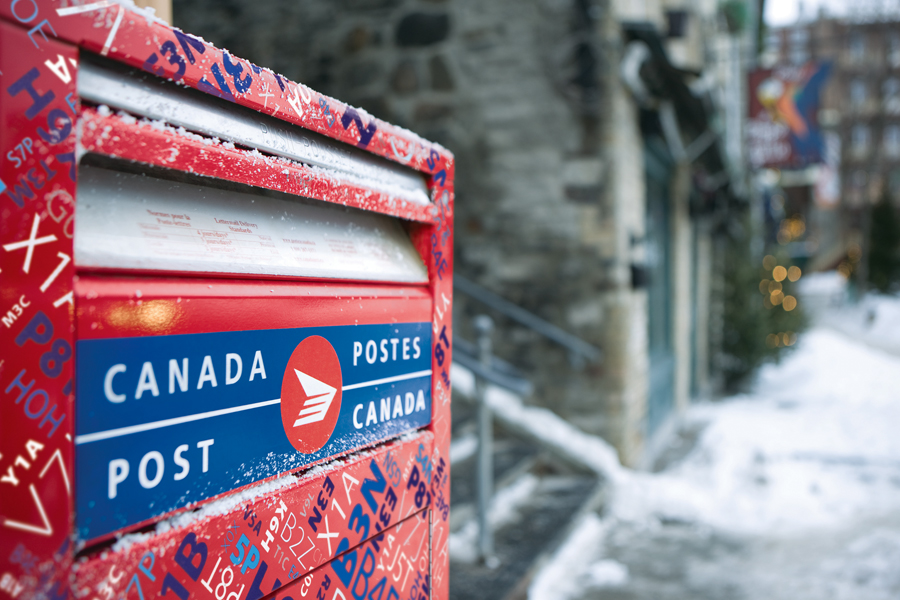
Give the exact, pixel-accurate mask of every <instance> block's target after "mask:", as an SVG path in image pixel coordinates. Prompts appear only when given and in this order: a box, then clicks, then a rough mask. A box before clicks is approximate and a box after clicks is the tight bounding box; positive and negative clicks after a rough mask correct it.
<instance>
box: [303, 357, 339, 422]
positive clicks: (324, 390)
mask: <svg viewBox="0 0 900 600" xmlns="http://www.w3.org/2000/svg"><path fill="white" fill-rule="evenodd" d="M294 373H296V374H297V379H299V380H300V386H301V387H302V388H303V393H305V394H306V396H307V398H308V399H307V400H306V402H304V403H303V410H301V411H300V414H299V415H298V416H299V417H300V418H299V419H297V420H296V421H294V427H299V426H300V425H306V424H307V423H318V422H319V421H321V420H322V419H324V418H325V415H326V414H328V408H329V407H330V406H331V402H332V401H333V400H334V394H335V393H336V392H337V390H336V389H335V388H333V387H331V386H330V385H328V384H327V383H324V382H321V381H319V380H318V379H316V378H315V377H311V376H309V375H307V374H306V373H304V372H303V371H300V370H299V369H294Z"/></svg>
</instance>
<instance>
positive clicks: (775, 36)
mask: <svg viewBox="0 0 900 600" xmlns="http://www.w3.org/2000/svg"><path fill="white" fill-rule="evenodd" d="M766 52H771V53H773V54H781V32H780V31H770V32H769V33H768V34H767V35H766Z"/></svg>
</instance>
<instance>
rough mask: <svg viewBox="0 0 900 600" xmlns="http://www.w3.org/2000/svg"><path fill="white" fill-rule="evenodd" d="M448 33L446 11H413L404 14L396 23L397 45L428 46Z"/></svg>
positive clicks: (402, 46)
mask: <svg viewBox="0 0 900 600" xmlns="http://www.w3.org/2000/svg"><path fill="white" fill-rule="evenodd" d="M449 33H450V17H449V15H447V13H425V12H414V13H410V14H408V15H406V16H405V17H403V18H402V19H401V20H400V23H399V24H398V25H397V36H396V41H397V45H398V46H400V47H401V48H404V47H411V46H430V45H432V44H437V43H438V42H442V41H444V40H445V39H447V35H448V34H449Z"/></svg>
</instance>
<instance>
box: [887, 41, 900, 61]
mask: <svg viewBox="0 0 900 600" xmlns="http://www.w3.org/2000/svg"><path fill="white" fill-rule="evenodd" d="M887 51H888V54H887V61H888V64H889V65H890V66H892V67H893V68H895V69H896V68H898V67H900V33H895V32H891V33H890V34H889V35H888V44H887Z"/></svg>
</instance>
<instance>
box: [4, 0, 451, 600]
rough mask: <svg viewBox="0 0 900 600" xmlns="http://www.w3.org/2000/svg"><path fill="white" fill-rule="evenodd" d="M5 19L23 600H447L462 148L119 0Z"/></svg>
mask: <svg viewBox="0 0 900 600" xmlns="http://www.w3.org/2000/svg"><path fill="white" fill-rule="evenodd" d="M26 4H27V6H26ZM0 18H2V21H0V82H2V89H0V97H2V100H0V113H2V137H0V144H2V146H3V156H4V157H5V160H4V161H3V162H2V163H0V201H2V209H0V210H2V216H3V218H2V223H0V246H2V251H0V278H2V281H3V283H2V293H0V298H2V300H3V302H4V305H3V306H2V307H0V309H2V310H0V312H2V313H3V327H2V328H0V331H2V335H3V336H4V338H3V343H2V348H3V356H2V359H3V360H2V362H0V394H2V395H3V403H2V404H0V413H2V425H0V427H2V436H0V491H2V493H0V502H2V504H0V509H2V511H0V532H2V535H0V590H2V591H3V592H5V593H7V594H9V595H10V596H12V597H14V598H15V597H22V598H25V597H28V598H31V597H48V598H49V597H62V596H64V595H65V594H67V593H70V594H72V595H73V596H78V597H85V598H104V599H106V598H144V597H153V596H155V595H168V594H169V593H171V594H174V595H175V596H177V597H179V598H182V599H185V598H190V597H197V598H207V597H208V596H209V595H214V596H215V597H216V598H217V599H218V600H224V598H226V597H227V598H234V599H235V600H245V599H246V600H254V599H256V598H261V597H263V596H267V595H270V594H272V593H277V594H279V596H278V597H282V596H281V595H280V594H282V593H285V594H288V595H289V596H286V597H306V596H308V595H310V594H312V596H314V597H320V598H325V597H327V598H350V597H363V596H365V597H369V598H373V599H378V600H380V599H384V600H388V599H390V598H422V597H426V598H427V597H434V598H445V597H446V596H447V585H448V579H447V566H448V563H447V560H448V556H447V534H448V522H447V519H448V516H449V515H448V510H449V506H448V504H447V503H448V501H449V459H448V451H449V434H450V431H449V429H450V418H449V398H450V389H449V385H450V381H449V368H450V352H451V348H450V340H451V339H452V335H451V322H450V315H451V312H452V311H451V302H452V293H451V292H452V282H451V277H452V215H453V169H454V164H453V157H452V155H451V154H450V153H449V152H447V151H446V150H444V149H442V148H441V147H439V146H437V145H435V144H433V143H430V142H428V141H426V140H423V139H421V138H419V137H418V136H416V135H415V134H412V133H410V132H408V131H405V130H403V129H400V128H398V127H394V126H392V125H390V124H387V123H384V122H382V121H379V120H377V119H375V118H373V117H371V116H370V115H368V114H366V113H365V112H364V111H362V110H360V109H354V108H352V107H350V106H347V105H345V104H343V103H341V102H339V101H337V100H335V99H333V98H329V97H326V96H323V95H321V94H318V93H316V92H315V91H313V90H311V89H309V88H307V87H305V86H303V85H301V84H297V83H294V82H292V81H289V80H287V79H285V78H284V77H281V76H279V75H277V74H275V73H273V72H272V71H270V70H267V69H263V68H260V67H258V66H256V65H254V64H252V63H249V62H247V61H245V60H242V59H240V58H237V57H234V56H231V55H229V54H228V53H227V52H224V51H221V50H218V49H216V48H215V47H213V46H211V45H210V44H208V43H206V42H204V41H203V40H200V39H199V38H196V37H193V36H191V35H188V34H185V33H182V32H181V31H179V30H175V29H172V28H170V27H168V26H167V25H165V24H163V23H161V22H159V21H157V20H155V19H153V18H152V16H150V15H146V14H143V13H141V12H139V9H135V8H134V7H130V6H125V5H124V4H121V3H118V2H111V1H106V0H104V1H102V2H91V3H79V2H71V1H63V2H59V1H57V0H13V1H11V2H10V1H9V0H5V1H4V2H3V4H2V6H0ZM376 566H377V567H378V568H376Z"/></svg>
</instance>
